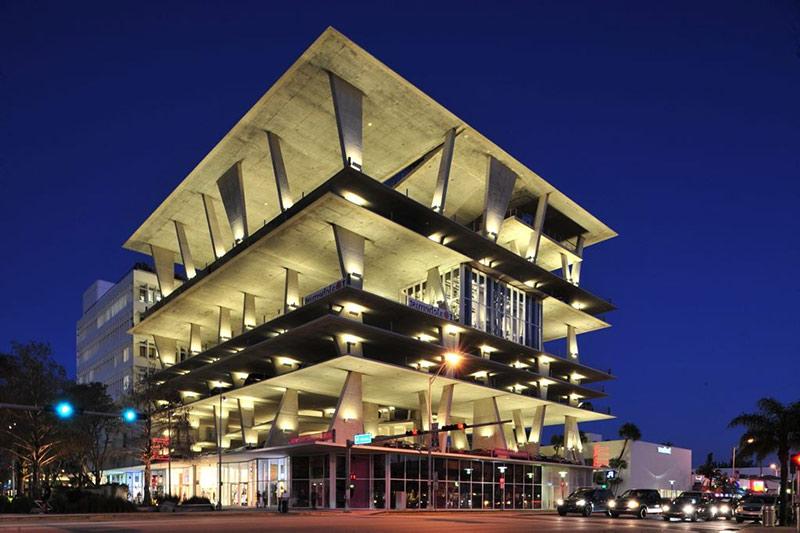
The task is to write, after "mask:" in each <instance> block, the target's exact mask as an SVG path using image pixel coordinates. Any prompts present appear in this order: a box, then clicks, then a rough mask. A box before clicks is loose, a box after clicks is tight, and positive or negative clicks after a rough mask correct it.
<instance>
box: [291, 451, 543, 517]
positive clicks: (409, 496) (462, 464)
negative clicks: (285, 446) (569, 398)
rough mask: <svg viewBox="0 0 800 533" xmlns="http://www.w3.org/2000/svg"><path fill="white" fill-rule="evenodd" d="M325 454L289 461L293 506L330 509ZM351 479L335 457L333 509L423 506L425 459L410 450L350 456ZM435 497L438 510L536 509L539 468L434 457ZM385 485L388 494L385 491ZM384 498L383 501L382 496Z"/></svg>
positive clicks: (426, 503)
mask: <svg viewBox="0 0 800 533" xmlns="http://www.w3.org/2000/svg"><path fill="white" fill-rule="evenodd" d="M329 457H330V456H328V455H314V456H295V457H292V458H291V459H290V461H291V471H292V482H291V483H292V484H291V488H292V490H291V495H292V506H293V507H329V506H330V505H329V504H330V502H329V497H330V496H329V494H330V485H329V484H330V479H331V476H330V475H329V470H328V469H329V467H330V464H331V463H330V458H329ZM351 461H352V464H351V472H350V474H352V477H351V476H350V475H348V473H347V472H346V458H345V456H344V455H336V456H335V463H334V464H335V467H334V468H335V476H334V477H333V479H335V483H336V490H335V494H336V501H335V507H337V508H343V507H344V506H345V498H346V493H345V491H346V490H349V491H350V506H351V507H352V508H355V509H358V508H362V509H363V508H372V509H384V508H387V507H388V508H391V509H397V508H398V507H400V508H405V509H426V508H428V506H429V498H428V482H427V479H428V457H427V456H426V455H424V454H422V455H411V454H373V455H364V454H353V455H352V458H351ZM433 464H434V470H433V473H434V480H435V481H436V482H435V483H434V489H433V493H434V497H435V498H436V507H437V508H439V509H541V508H542V467H541V466H539V465H532V464H521V463H512V462H498V461H489V460H471V459H470V460H467V459H458V458H446V457H436V458H434V463H433ZM387 483H388V484H389V485H388V489H389V490H388V494H387V490H386V489H387ZM387 496H388V498H389V501H388V502H387V501H386V498H387Z"/></svg>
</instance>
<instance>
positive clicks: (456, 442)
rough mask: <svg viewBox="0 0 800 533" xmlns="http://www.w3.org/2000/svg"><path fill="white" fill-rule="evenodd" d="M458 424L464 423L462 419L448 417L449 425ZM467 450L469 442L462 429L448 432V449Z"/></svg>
mask: <svg viewBox="0 0 800 533" xmlns="http://www.w3.org/2000/svg"><path fill="white" fill-rule="evenodd" d="M458 422H464V423H466V420H465V419H463V418H456V417H454V416H451V417H450V420H449V423H450V424H456V423H458ZM468 448H469V440H467V432H466V431H465V430H463V429H461V430H455V431H451V432H450V449H451V450H466V449H468Z"/></svg>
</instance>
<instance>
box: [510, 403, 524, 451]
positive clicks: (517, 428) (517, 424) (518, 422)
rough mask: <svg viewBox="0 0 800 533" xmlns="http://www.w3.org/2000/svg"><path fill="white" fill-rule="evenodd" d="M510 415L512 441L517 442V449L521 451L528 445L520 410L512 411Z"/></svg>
mask: <svg viewBox="0 0 800 533" xmlns="http://www.w3.org/2000/svg"><path fill="white" fill-rule="evenodd" d="M511 414H512V418H513V420H514V439H515V440H516V441H517V448H519V449H522V448H524V447H525V445H526V444H528V436H527V435H526V434H525V421H524V419H523V418H522V409H514V411H513V412H512V413H511Z"/></svg>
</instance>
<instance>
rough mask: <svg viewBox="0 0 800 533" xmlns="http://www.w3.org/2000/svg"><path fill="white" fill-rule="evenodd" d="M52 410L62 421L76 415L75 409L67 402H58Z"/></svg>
mask: <svg viewBox="0 0 800 533" xmlns="http://www.w3.org/2000/svg"><path fill="white" fill-rule="evenodd" d="M51 409H52V411H53V412H54V413H55V414H56V416H57V417H58V418H60V419H61V420H67V419H70V418H72V415H74V414H75V407H74V406H73V405H72V404H71V403H70V402H68V401H66V400H63V401H60V402H58V403H57V404H55V405H53V406H52V407H51Z"/></svg>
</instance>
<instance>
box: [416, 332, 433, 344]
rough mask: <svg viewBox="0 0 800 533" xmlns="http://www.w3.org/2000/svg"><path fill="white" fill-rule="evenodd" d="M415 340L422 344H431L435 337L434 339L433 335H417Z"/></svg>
mask: <svg viewBox="0 0 800 533" xmlns="http://www.w3.org/2000/svg"><path fill="white" fill-rule="evenodd" d="M417 338H418V339H419V340H421V341H424V342H433V341H435V340H436V337H434V336H433V335H428V334H427V333H420V334H419V335H417Z"/></svg>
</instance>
